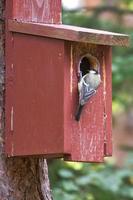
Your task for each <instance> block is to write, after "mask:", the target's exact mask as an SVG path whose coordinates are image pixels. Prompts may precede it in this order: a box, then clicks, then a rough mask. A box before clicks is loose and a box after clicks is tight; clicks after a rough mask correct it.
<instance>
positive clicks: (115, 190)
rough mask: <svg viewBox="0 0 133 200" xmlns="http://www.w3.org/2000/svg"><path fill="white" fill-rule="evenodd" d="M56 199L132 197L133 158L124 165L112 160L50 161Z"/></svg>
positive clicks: (94, 199)
mask: <svg viewBox="0 0 133 200" xmlns="http://www.w3.org/2000/svg"><path fill="white" fill-rule="evenodd" d="M49 174H50V180H51V186H52V188H53V189H52V192H53V196H54V199H55V200H132V199H133V160H132V162H131V159H130V162H129V163H128V164H127V166H126V167H125V168H123V169H117V168H116V167H115V166H114V165H113V164H111V163H106V164H88V163H72V162H64V161H62V160H55V161H51V163H49Z"/></svg>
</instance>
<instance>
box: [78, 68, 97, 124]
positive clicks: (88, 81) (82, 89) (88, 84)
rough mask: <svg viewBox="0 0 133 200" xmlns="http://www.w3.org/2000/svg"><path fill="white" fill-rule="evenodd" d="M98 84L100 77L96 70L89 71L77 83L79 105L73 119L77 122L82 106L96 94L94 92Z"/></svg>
mask: <svg viewBox="0 0 133 200" xmlns="http://www.w3.org/2000/svg"><path fill="white" fill-rule="evenodd" d="M100 83H101V76H100V74H99V73H98V71H97V70H94V69H93V70H89V72H88V73H87V74H85V75H84V76H83V77H82V75H81V78H80V80H79V82H78V92H79V105H78V109H77V112H76V115H75V119H76V120H77V121H79V120H80V115H81V112H82V109H83V107H84V105H85V104H86V103H87V102H88V100H89V99H90V98H91V97H92V96H93V95H94V94H95V93H96V90H97V88H98V86H99V85H100Z"/></svg>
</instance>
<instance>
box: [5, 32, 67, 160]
mask: <svg viewBox="0 0 133 200" xmlns="http://www.w3.org/2000/svg"><path fill="white" fill-rule="evenodd" d="M12 51H13V68H14V72H13V76H14V80H13V83H14V86H13V88H12V85H11V87H10V88H9V80H8V79H7V86H6V87H7V89H8V90H7V91H8V93H7V98H8V100H9V98H12V99H13V102H12V107H13V116H14V117H13V130H12V135H13V136H12V149H11V150H9V151H8V152H7V153H8V155H9V156H13V155H14V156H16V155H41V154H43V155H44V154H54V156H55V157H56V156H60V155H61V154H62V153H64V134H63V132H64V121H63V120H64V117H63V116H64V107H63V105H64V95H63V94H64V93H63V92H64V67H63V64H64V42H63V41H57V40H54V39H47V38H42V37H39V38H38V37H35V36H30V37H28V36H26V35H21V34H15V35H14V46H13V48H12ZM9 89H10V90H13V93H12V94H11V93H9ZM6 105H8V103H7V104H6ZM6 119H10V120H11V117H10V112H9V111H8V112H7V113H6ZM7 126H8V124H7ZM8 145H10V144H8Z"/></svg>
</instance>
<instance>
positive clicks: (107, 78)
mask: <svg viewBox="0 0 133 200" xmlns="http://www.w3.org/2000/svg"><path fill="white" fill-rule="evenodd" d="M103 49H104V55H103V64H102V66H103V71H104V83H103V84H104V91H105V93H104V101H105V102H104V103H105V107H104V109H105V138H104V143H105V156H111V155H112V48H111V47H108V46H106V47H103Z"/></svg>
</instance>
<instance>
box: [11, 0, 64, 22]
mask: <svg viewBox="0 0 133 200" xmlns="http://www.w3.org/2000/svg"><path fill="white" fill-rule="evenodd" d="M61 8H62V6H61V0H54V1H53V0H21V1H20V0H13V19H16V20H17V21H25V22H39V23H49V24H55V23H56V24H60V23H61Z"/></svg>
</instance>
